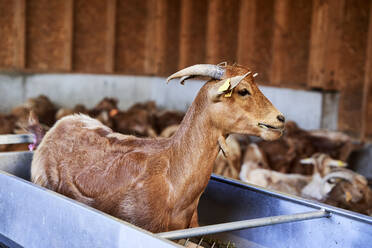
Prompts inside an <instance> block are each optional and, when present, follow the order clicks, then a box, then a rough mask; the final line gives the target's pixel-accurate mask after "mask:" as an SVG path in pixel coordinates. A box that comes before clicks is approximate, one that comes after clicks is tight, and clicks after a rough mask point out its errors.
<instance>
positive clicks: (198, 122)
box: [170, 97, 222, 204]
mask: <svg viewBox="0 0 372 248" xmlns="http://www.w3.org/2000/svg"><path fill="white" fill-rule="evenodd" d="M221 136H222V131H220V130H218V129H217V128H216V127H214V126H213V125H212V122H211V120H210V118H209V115H208V113H207V106H206V104H205V103H204V104H203V102H201V101H198V97H197V99H196V100H195V101H194V103H193V104H192V105H191V107H190V108H189V110H188V111H187V113H186V116H185V118H184V120H183V121H182V123H181V125H180V128H179V130H178V131H177V132H176V133H175V135H174V136H173V137H172V140H173V142H172V146H173V147H172V149H171V150H172V153H173V154H172V156H171V157H172V158H173V159H172V161H171V165H170V177H171V182H172V184H173V187H174V190H176V191H177V192H180V191H181V192H184V193H185V197H186V199H185V201H186V202H185V204H187V201H188V202H191V201H193V199H194V200H195V199H196V198H198V196H199V195H200V194H201V193H202V191H203V190H204V188H205V186H206V184H207V183H208V180H209V178H210V175H211V173H212V169H213V164H214V161H215V159H216V157H217V154H218V151H219V145H218V139H219V137H221Z"/></svg>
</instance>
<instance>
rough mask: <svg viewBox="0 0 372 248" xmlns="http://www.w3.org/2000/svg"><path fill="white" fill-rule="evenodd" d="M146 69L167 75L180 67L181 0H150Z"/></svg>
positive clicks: (149, 71)
mask: <svg viewBox="0 0 372 248" xmlns="http://www.w3.org/2000/svg"><path fill="white" fill-rule="evenodd" d="M149 8H150V10H151V11H150V12H152V13H151V14H150V16H149V19H148V24H147V30H148V33H147V35H146V63H145V71H146V72H147V73H150V74H155V75H158V76H167V75H169V74H170V73H173V72H175V71H176V70H177V69H178V62H179V39H180V37H179V36H180V35H179V29H180V2H179V1H173V0H158V1H156V0H150V2H149Z"/></svg>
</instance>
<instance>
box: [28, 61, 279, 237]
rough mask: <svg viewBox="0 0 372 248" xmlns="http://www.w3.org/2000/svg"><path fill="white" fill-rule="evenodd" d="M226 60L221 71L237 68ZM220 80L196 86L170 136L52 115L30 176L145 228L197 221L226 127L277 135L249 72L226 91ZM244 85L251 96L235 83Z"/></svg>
mask: <svg viewBox="0 0 372 248" xmlns="http://www.w3.org/2000/svg"><path fill="white" fill-rule="evenodd" d="M247 71H248V70H247V69H246V68H244V67H240V66H234V67H232V66H228V67H227V70H226V73H225V77H231V76H235V75H242V74H245V73H246V72H247ZM220 85H221V82H220V81H216V80H211V81H209V82H208V83H206V84H205V85H204V86H203V87H202V88H201V90H200V91H199V93H198V95H197V97H196V98H195V100H194V102H193V104H192V105H191V107H190V108H189V110H188V112H187V113H186V116H185V118H184V119H183V121H182V123H181V126H180V128H179V129H178V130H177V132H176V133H175V134H174V135H173V136H172V137H171V138H156V139H155V138H152V139H151V138H148V139H141V138H136V137H134V136H128V135H122V134H119V133H114V132H112V131H111V129H110V128H108V127H107V126H104V125H103V124H101V123H100V122H98V121H96V120H93V119H91V118H89V117H87V116H84V115H75V116H69V117H65V118H63V119H61V120H60V121H58V122H57V123H56V124H55V125H54V127H53V128H52V129H51V130H50V131H49V132H48V133H47V134H46V136H45V137H44V139H43V140H42V142H41V144H40V146H39V148H38V149H37V150H36V152H35V155H34V159H33V161H32V169H31V175H32V181H33V182H35V183H37V184H39V185H42V186H45V187H47V188H49V189H52V190H55V191H57V192H59V193H62V194H64V195H67V196H69V197H71V198H73V199H76V200H78V201H81V202H83V203H86V204H88V205H90V206H93V207H95V208H97V209H99V210H101V211H104V212H106V213H109V214H111V215H114V216H116V217H118V218H121V219H123V220H126V221H129V222H131V223H133V224H135V225H137V226H140V227H142V228H145V229H147V230H149V231H152V232H163V231H168V230H174V229H181V228H187V227H193V226H197V223H198V221H197V212H196V209H197V206H198V202H199V198H200V196H201V194H202V193H203V191H204V189H205V187H206V185H207V183H208V180H209V177H210V175H211V173H212V168H213V163H214V161H215V158H216V156H217V153H218V152H219V147H220V146H219V144H218V141H219V140H220V139H221V137H222V138H223V137H226V136H227V135H228V133H231V132H236V133H245V134H251V135H257V136H260V137H262V138H264V139H270V140H273V139H277V138H279V137H280V136H281V131H280V130H272V129H270V130H265V129H263V128H260V127H258V123H259V122H262V123H265V124H268V125H271V126H274V127H278V128H282V127H283V123H282V122H280V121H278V119H277V116H278V115H280V114H281V113H280V112H279V111H278V110H277V109H276V108H275V107H274V106H273V105H272V104H271V103H270V102H269V101H268V100H267V99H266V98H265V96H264V95H263V94H262V93H261V92H260V91H259V89H258V87H257V86H256V85H255V83H254V82H253V77H252V74H250V75H249V76H247V77H246V78H245V79H244V80H243V81H242V82H241V83H240V84H239V85H238V86H237V87H236V88H235V89H234V93H233V95H232V97H230V98H226V97H224V96H223V95H222V96H220V97H219V98H218V97H217V96H216V94H217V90H218V88H219V86H220ZM243 88H248V89H249V90H250V92H251V96H244V97H243V96H240V95H238V93H237V92H238V91H239V90H240V89H243Z"/></svg>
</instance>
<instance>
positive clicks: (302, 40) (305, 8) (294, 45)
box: [270, 0, 312, 87]
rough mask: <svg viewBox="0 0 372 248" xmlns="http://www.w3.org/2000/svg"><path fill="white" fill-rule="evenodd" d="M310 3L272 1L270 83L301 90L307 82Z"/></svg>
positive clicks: (305, 1) (303, 1) (306, 0)
mask: <svg viewBox="0 0 372 248" xmlns="http://www.w3.org/2000/svg"><path fill="white" fill-rule="evenodd" d="M311 10H312V2H311V1H308V0H277V1H276V2H275V16H274V37H273V39H274V40H273V59H272V65H271V75H270V78H271V82H272V83H273V84H274V85H281V86H286V87H288V86H295V87H303V86H305V85H306V81H307V66H308V60H309V38H310V25H311Z"/></svg>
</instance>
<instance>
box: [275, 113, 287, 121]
mask: <svg viewBox="0 0 372 248" xmlns="http://www.w3.org/2000/svg"><path fill="white" fill-rule="evenodd" d="M276 118H277V119H278V121H280V122H285V118H284V116H283V115H278V116H277V117H276Z"/></svg>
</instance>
